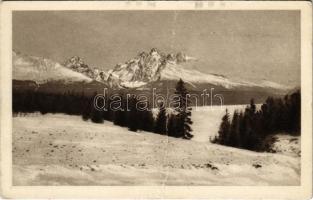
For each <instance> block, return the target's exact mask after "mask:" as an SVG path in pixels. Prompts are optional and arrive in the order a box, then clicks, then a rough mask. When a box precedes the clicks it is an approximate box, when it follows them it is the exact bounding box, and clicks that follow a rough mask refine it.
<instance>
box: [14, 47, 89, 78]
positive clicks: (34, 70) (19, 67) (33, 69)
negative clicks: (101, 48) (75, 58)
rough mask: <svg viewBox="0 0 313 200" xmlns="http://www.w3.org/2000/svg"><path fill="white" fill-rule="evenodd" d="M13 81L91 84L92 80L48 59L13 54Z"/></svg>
mask: <svg viewBox="0 0 313 200" xmlns="http://www.w3.org/2000/svg"><path fill="white" fill-rule="evenodd" d="M12 63H13V79H15V80H32V81H35V82H36V83H39V84H40V83H46V82H49V81H62V82H64V83H70V82H91V81H92V79H91V78H89V77H87V76H85V75H83V74H81V73H78V72H75V71H72V70H70V69H67V68H66V67H64V66H62V65H61V64H60V63H58V62H54V61H52V60H50V59H47V58H41V57H35V56H27V55H24V54H21V53H18V52H15V51H13V52H12Z"/></svg>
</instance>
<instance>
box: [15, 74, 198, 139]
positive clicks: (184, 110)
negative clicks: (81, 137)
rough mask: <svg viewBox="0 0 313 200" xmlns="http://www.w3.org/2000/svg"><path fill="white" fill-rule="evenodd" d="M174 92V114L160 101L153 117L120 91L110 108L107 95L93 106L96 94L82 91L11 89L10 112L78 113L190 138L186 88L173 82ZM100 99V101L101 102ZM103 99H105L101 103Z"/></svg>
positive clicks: (132, 97) (86, 116) (101, 121)
mask: <svg viewBox="0 0 313 200" xmlns="http://www.w3.org/2000/svg"><path fill="white" fill-rule="evenodd" d="M176 94H177V96H178V97H179V98H178V100H179V101H180V104H179V105H178V106H177V107H175V113H172V114H168V113H167V112H166V111H167V109H166V108H165V106H164V105H165V104H164V103H163V102H161V103H160V105H159V109H158V110H159V112H158V114H157V116H156V119H155V118H154V117H153V113H152V111H151V107H150V106H149V102H147V103H148V107H147V108H148V109H138V107H141V108H142V107H144V106H141V105H140V104H141V103H143V102H139V100H138V99H137V97H136V96H135V95H131V97H130V98H126V97H125V95H123V94H115V97H118V98H119V99H120V101H119V102H120V104H119V105H120V106H118V109H112V107H111V105H112V102H113V100H112V99H111V98H105V99H99V100H98V101H97V106H98V107H103V108H104V109H101V110H100V109H96V107H95V105H94V99H95V96H96V95H97V94H96V93H95V94H94V95H89V96H88V95H85V94H84V93H81V94H79V93H74V92H67V93H63V94H59V93H54V94H52V93H46V92H43V91H35V90H29V91H20V90H13V113H15V114H16V113H31V112H40V113H42V114H46V113H65V114H69V115H81V116H82V118H83V120H91V121H92V122H94V123H103V122H104V120H106V121H112V122H113V123H114V124H115V125H118V126H122V127H128V129H129V130H130V131H137V130H144V131H149V132H154V133H157V134H162V135H168V136H172V137H178V138H184V139H191V138H192V134H191V131H192V130H191V128H190V125H191V123H192V121H191V112H190V108H189V102H188V101H186V98H185V97H186V94H187V90H186V88H185V86H184V82H183V81H182V80H180V81H179V82H178V83H177V87H176ZM101 100H102V101H101ZM104 101H105V102H104Z"/></svg>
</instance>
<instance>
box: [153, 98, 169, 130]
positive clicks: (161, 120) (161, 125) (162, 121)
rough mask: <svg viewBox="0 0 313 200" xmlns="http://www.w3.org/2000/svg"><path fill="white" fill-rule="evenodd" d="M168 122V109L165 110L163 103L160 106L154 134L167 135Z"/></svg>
mask: <svg viewBox="0 0 313 200" xmlns="http://www.w3.org/2000/svg"><path fill="white" fill-rule="evenodd" d="M166 121H167V117H166V109H165V106H164V103H163V102H162V103H161V105H160V106H159V113H158V116H157V118H156V122H155V129H154V132H155V133H158V134H162V135H165V134H166Z"/></svg>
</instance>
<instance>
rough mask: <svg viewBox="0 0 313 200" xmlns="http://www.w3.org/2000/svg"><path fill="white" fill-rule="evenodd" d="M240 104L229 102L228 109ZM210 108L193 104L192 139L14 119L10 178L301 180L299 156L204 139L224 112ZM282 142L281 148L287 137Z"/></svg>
mask: <svg viewBox="0 0 313 200" xmlns="http://www.w3.org/2000/svg"><path fill="white" fill-rule="evenodd" d="M243 107H244V106H237V107H236V106H230V107H229V111H230V112H232V110H234V109H235V108H243ZM214 109H216V110H215V111H213V110H214ZM214 109H213V110H210V108H209V109H207V108H200V110H199V111H196V110H195V109H194V111H193V115H192V116H193V121H194V125H193V129H194V131H193V134H194V135H195V137H194V139H193V140H191V141H188V140H183V139H176V138H168V137H166V136H161V135H158V134H153V133H148V132H130V131H128V130H127V128H121V127H118V126H114V125H113V124H112V123H111V122H104V124H95V123H91V122H85V121H83V120H82V119H81V117H79V116H68V115H63V114H55V115H53V114H47V115H40V114H31V115H30V114H28V115H27V116H18V117H14V118H13V184H14V185H299V184H300V157H299V155H296V154H288V153H287V154H284V151H282V152H280V153H276V154H273V153H255V152H252V151H247V150H241V149H236V148H231V147H225V146H221V145H216V144H211V143H210V142H209V141H208V140H209V139H208V138H209V137H210V136H213V135H214V134H216V131H217V130H218V126H219V120H220V118H221V116H222V115H223V114H224V113H225V108H224V109H220V108H214ZM281 144H283V145H284V147H285V148H287V147H286V146H288V141H287V142H286V141H285V140H284V141H283V143H280V144H279V145H281ZM279 145H278V148H279ZM292 145H293V147H295V148H299V146H298V147H297V146H296V145H295V144H294V143H293V144H292Z"/></svg>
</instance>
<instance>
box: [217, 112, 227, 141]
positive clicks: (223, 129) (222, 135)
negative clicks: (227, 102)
mask: <svg viewBox="0 0 313 200" xmlns="http://www.w3.org/2000/svg"><path fill="white" fill-rule="evenodd" d="M229 135H230V120H229V113H228V110H227V109H226V113H225V115H224V116H223V118H222V123H221V125H220V128H219V130H218V138H217V141H216V142H218V143H219V144H223V145H228V144H229Z"/></svg>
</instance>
